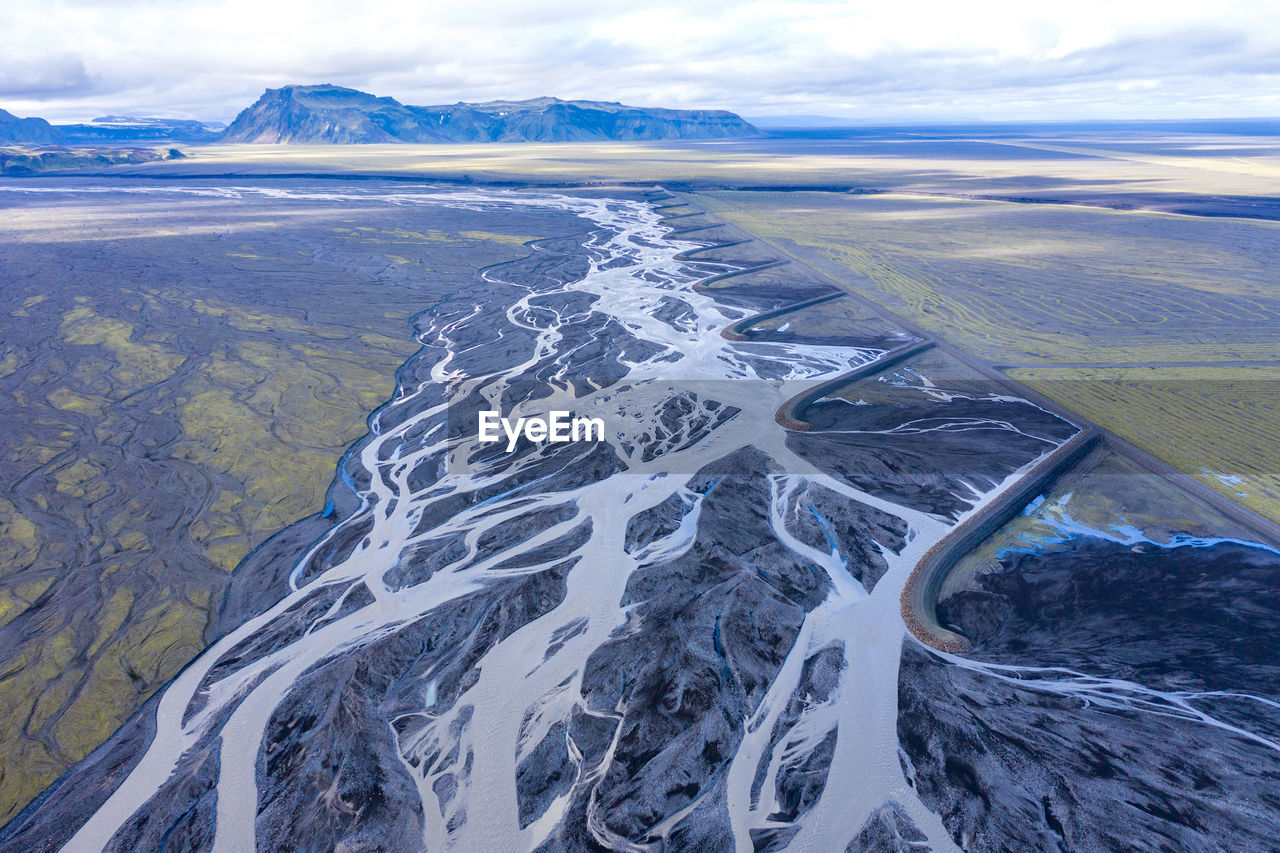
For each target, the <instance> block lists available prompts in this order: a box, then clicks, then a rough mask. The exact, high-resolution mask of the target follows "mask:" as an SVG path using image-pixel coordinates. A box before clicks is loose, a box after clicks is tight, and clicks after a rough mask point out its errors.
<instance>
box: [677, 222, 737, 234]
mask: <svg viewBox="0 0 1280 853" xmlns="http://www.w3.org/2000/svg"><path fill="white" fill-rule="evenodd" d="M724 226H725V223H723V222H712V223H711V224H710V225H695V226H694V227H692V228H680V229H676V230H673V231H671V232H669V233H668V234H667V236H668V237H683V236H684V235H685V234H692V233H693V232H695V231H706V230H707V229H709V228H723V227H724Z"/></svg>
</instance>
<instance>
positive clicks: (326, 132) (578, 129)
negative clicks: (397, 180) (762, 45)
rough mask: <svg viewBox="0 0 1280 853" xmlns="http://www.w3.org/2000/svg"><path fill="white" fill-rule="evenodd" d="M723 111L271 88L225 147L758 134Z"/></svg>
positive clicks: (241, 118) (240, 119) (234, 127)
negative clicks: (433, 102)
mask: <svg viewBox="0 0 1280 853" xmlns="http://www.w3.org/2000/svg"><path fill="white" fill-rule="evenodd" d="M758 133H759V131H758V130H756V128H755V127H754V126H753V125H751V124H749V123H748V122H746V121H744V120H743V119H742V118H740V117H739V116H737V115H734V114H733V113H731V112H725V111H724V110H667V109H655V108H648V107H629V106H625V105H623V104H620V103H615V102H604V101H562V100H560V99H558V98H533V99H531V100H527V101H490V102H487V103H482V104H468V103H462V102H459V103H456V104H452V105H449V106H434V107H414V106H407V105H405V104H402V103H400V102H399V101H397V100H395V99H394V98H379V97H376V96H374V95H370V94H368V93H367V92H361V91H358V90H356V89H346V88H343V87H341V86H332V85H325V86H285V87H283V88H281V89H268V90H267V91H266V92H265V93H263V95H262V97H261V98H259V99H258V101H257V103H255V104H254V105H253V106H251V107H249V108H248V109H246V110H244V111H243V112H241V113H240V115H238V116H236V120H235V121H233V122H232V123H231V126H230V127H228V128H227V131H226V133H225V134H223V136H222V139H221V141H223V142H308V143H310V142H330V143H363V142H569V141H586V140H628V139H708V138H718V137H730V136H755V135H757V134H758Z"/></svg>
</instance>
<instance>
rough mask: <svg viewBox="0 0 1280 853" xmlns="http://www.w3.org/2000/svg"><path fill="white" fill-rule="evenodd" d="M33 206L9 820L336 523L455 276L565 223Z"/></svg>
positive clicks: (13, 621) (6, 200)
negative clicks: (276, 543)
mask: <svg viewBox="0 0 1280 853" xmlns="http://www.w3.org/2000/svg"><path fill="white" fill-rule="evenodd" d="M276 188H277V189H278V188H279V185H278V184H277V185H276ZM9 189H14V190H17V191H14V192H3V193H0V205H3V207H4V210H5V217H4V224H3V225H0V244H2V246H3V254H4V258H5V287H4V288H3V289H2V290H0V305H2V306H3V307H0V341H3V343H2V344H0V392H2V393H3V396H4V400H5V403H4V405H3V406H2V407H0V472H2V476H3V481H4V482H5V484H6V489H5V491H4V494H3V495H2V496H0V637H2V638H3V642H2V643H0V646H2V649H3V650H2V651H0V821H4V820H5V819H7V818H8V817H10V816H12V815H13V814H14V813H15V812H16V811H17V810H18V809H19V808H20V807H21V806H22V805H23V804H25V803H26V802H27V801H28V800H29V799H30V798H31V797H32V796H34V795H35V794H36V793H38V792H39V791H40V790H41V789H42V788H43V787H45V786H46V785H47V784H48V783H50V782H52V781H53V780H54V779H55V778H57V776H58V775H60V774H61V773H62V772H63V771H64V770H65V769H66V768H67V767H69V766H70V765H71V764H72V763H74V762H75V761H77V760H79V759H80V758H83V757H84V756H85V755H87V754H88V753H89V752H90V751H91V750H92V749H93V748H94V747H96V746H97V745H98V744H99V743H100V742H101V741H102V740H103V739H104V738H106V737H107V735H109V734H110V733H111V732H112V731H114V730H115V729H116V728H117V727H118V726H119V725H120V724H121V723H122V722H123V721H124V720H125V719H126V718H127V717H128V716H129V715H130V714H131V713H132V712H133V711H134V710H135V709H136V708H137V706H138V705H139V704H141V703H142V702H143V701H144V700H145V699H146V698H147V697H148V696H149V695H150V694H151V692H152V691H154V690H155V688H156V687H158V686H159V685H161V684H163V683H164V682H166V681H168V680H169V679H170V678H171V677H173V675H174V674H175V673H176V672H177V671H178V670H179V669H181V668H182V667H183V666H184V665H185V664H186V663H187V662H188V661H189V660H190V659H191V658H192V657H193V656H194V655H195V654H197V653H198V652H199V651H200V650H201V649H202V648H204V646H205V645H206V643H207V642H208V640H209V634H210V632H211V631H212V630H213V629H212V622H213V620H215V619H216V615H217V613H218V610H219V608H220V606H221V598H222V595H223V592H224V589H225V587H226V584H227V580H228V578H229V575H230V572H231V571H232V570H233V569H234V568H235V567H236V566H237V564H239V563H240V561H241V560H242V559H243V558H244V557H245V555H246V554H248V553H249V551H250V550H251V549H253V548H254V547H256V546H257V545H259V544H260V543H262V542H263V541H264V540H265V539H266V538H267V537H268V536H270V535H271V534H273V533H275V532H276V531H278V530H280V529H281V528H284V527H286V526H287V525H290V524H292V523H293V522H295V521H297V520H299V519H302V518H304V517H307V516H315V515H317V514H320V513H322V512H324V511H325V503H326V500H325V493H326V491H327V490H328V488H329V485H330V482H331V481H332V479H333V477H334V470H335V465H336V464H337V461H338V459H339V457H340V456H341V455H342V454H343V452H344V451H345V450H346V448H347V446H348V445H349V444H350V443H351V442H352V441H354V440H355V439H357V438H359V437H360V436H361V435H362V434H364V432H365V429H366V427H365V419H366V418H367V417H368V415H369V413H370V412H372V411H373V410H374V409H376V408H377V407H378V406H379V405H381V404H382V402H383V401H385V400H386V399H387V398H388V397H389V396H390V395H391V392H392V391H393V390H394V387H395V375H396V370H397V368H398V367H399V366H400V365H401V364H402V363H403V362H404V360H405V359H406V358H407V357H409V356H410V355H411V354H413V353H414V352H415V351H416V350H417V349H418V343H417V342H416V341H415V339H414V330H413V327H412V325H411V323H410V318H411V317H412V316H413V315H415V314H416V313H418V312H419V311H421V310H422V309H423V308H425V307H427V305H429V304H430V301H431V300H428V299H425V298H424V294H425V293H427V292H428V290H429V288H430V287H431V286H432V283H433V282H438V281H441V280H446V281H447V280H454V279H456V280H458V281H465V280H467V279H468V277H470V276H474V275H475V273H476V271H477V270H478V269H479V268H480V267H482V266H484V265H486V264H489V263H497V262H501V261H505V260H510V259H512V258H514V257H519V256H521V255H522V254H524V253H526V251H527V250H526V249H525V248H524V246H523V243H524V242H525V241H527V240H530V239H532V238H533V237H534V236H536V229H537V228H538V227H542V226H546V225H548V223H546V222H545V219H544V221H543V222H541V223H539V222H536V221H534V220H533V219H529V220H525V221H521V220H520V219H519V218H518V217H516V218H511V219H509V220H507V221H505V222H504V223H502V224H500V226H499V227H500V228H502V229H505V230H497V231H495V230H493V228H494V226H493V223H492V219H491V218H489V219H486V220H485V222H486V223H487V224H485V225H484V226H483V227H484V229H487V230H482V229H481V224H480V219H481V218H480V217H478V216H477V217H475V218H474V219H475V221H474V222H468V218H467V216H466V214H465V213H462V214H456V215H454V216H451V217H450V218H449V219H448V221H438V220H437V219H436V218H432V217H431V216H428V215H425V214H423V213H421V212H418V211H401V210H398V209H393V210H392V211H391V212H388V211H387V210H386V208H385V207H379V208H372V209H371V208H364V207H362V205H361V204H360V202H359V200H358V199H356V200H347V201H345V202H343V203H341V204H338V203H335V202H334V201H332V200H328V201H326V200H324V199H287V198H286V199H282V198H272V197H271V195H270V194H259V193H255V192H254V191H253V190H251V189H248V188H246V189H245V190H244V192H243V193H242V194H240V195H239V196H238V197H232V196H225V197H219V196H218V195H217V194H213V193H202V191H201V189H200V188H199V187H195V188H191V187H187V188H185V189H184V190H183V191H177V190H175V191H172V192H166V191H165V188H163V187H161V188H159V190H160V191H159V192H156V191H155V190H156V189H157V188H155V187H138V186H137V185H127V186H126V185H111V186H107V187H103V186H97V187H89V188H84V189H83V191H82V188H81V187H80V186H79V185H72V186H67V185H66V183H65V182H54V183H49V182H26V183H23V184H21V185H19V186H10V187H9ZM24 190H25V191H24ZM550 227H552V228H555V227H558V226H556V225H554V224H551V225H550ZM531 231H532V232H533V233H531ZM86 615H87V616H88V618H86Z"/></svg>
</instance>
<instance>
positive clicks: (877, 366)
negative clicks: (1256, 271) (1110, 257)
mask: <svg viewBox="0 0 1280 853" xmlns="http://www.w3.org/2000/svg"><path fill="white" fill-rule="evenodd" d="M690 206H691V207H695V206H696V205H693V204H692V203H690ZM707 215H708V216H711V215H712V214H707ZM725 224H727V223H724V222H720V223H718V224H715V225H708V226H703V227H700V228H695V229H688V230H694V231H697V230H704V228H715V227H720V226H722V225H725ZM730 227H733V228H737V230H738V231H740V232H742V233H744V234H747V235H748V237H750V239H752V240H754V241H756V242H759V243H761V244H763V245H765V246H768V247H769V248H770V249H772V250H773V251H775V252H777V253H778V254H780V255H784V256H787V257H788V258H790V256H789V255H788V253H786V252H783V251H782V250H781V249H779V248H778V247H777V246H775V245H773V244H772V243H771V242H769V241H768V240H766V239H764V238H761V237H758V236H756V235H754V234H751V233H750V232H747V231H745V230H744V229H742V228H740V227H738V226H730ZM680 233H684V232H680V231H672V232H670V234H668V236H669V237H670V236H674V235H676V234H680ZM791 260H794V262H795V263H797V264H799V265H800V266H801V267H803V268H804V269H807V270H809V271H810V272H811V273H813V274H814V275H815V276H817V277H819V278H823V279H826V280H827V281H829V282H831V283H832V285H833V286H835V287H837V288H838V289H839V294H837V295H838V296H841V297H848V298H852V299H854V300H855V301H857V302H858V303H859V304H860V305H862V306H863V307H865V308H867V309H869V310H871V311H873V312H875V313H876V314H877V315H879V316H881V317H883V318H885V319H886V320H889V321H891V322H893V323H895V324H897V325H899V326H900V327H901V328H903V329H904V330H906V331H908V332H910V333H912V334H914V335H916V336H917V337H919V338H920V340H919V341H918V342H917V343H915V344H910V345H908V346H906V347H899V348H897V349H893V350H889V351H888V352H886V353H885V355H883V356H881V357H880V358H878V359H876V360H874V361H871V362H868V363H866V364H864V365H859V366H858V368H856V369H855V370H853V371H850V372H849V373H846V374H843V375H842V376H838V377H835V378H834V379H832V380H830V381H829V382H826V383H823V384H822V385H820V386H818V388H817V389H813V390H811V391H809V392H806V393H805V394H800V395H797V396H796V397H793V398H792V399H791V400H788V401H787V402H786V403H784V404H783V405H782V406H781V407H779V409H778V411H777V412H776V413H775V415H774V419H775V420H776V421H777V423H778V424H779V425H781V426H783V427H784V428H786V429H790V430H795V431H807V430H812V428H813V427H812V425H811V424H808V423H806V422H804V421H802V420H800V419H799V418H798V417H796V416H795V413H797V412H799V411H802V408H801V407H800V406H798V405H797V404H798V403H802V402H803V403H804V405H805V406H807V405H809V404H810V403H812V402H814V401H816V400H817V399H819V397H818V396H813V398H812V399H811V400H809V401H807V402H805V401H804V398H805V397H808V396H810V395H812V394H813V393H814V391H818V390H821V393H822V394H826V393H829V392H830V391H833V390H835V389H836V388H838V387H840V385H843V384H848V383H849V382H851V381H854V380H856V379H858V378H861V377H862V376H865V375H866V374H868V373H872V372H878V371H880V370H883V369H884V368H886V367H889V366H891V365H892V364H894V363H896V362H899V361H901V360H902V359H904V358H908V357H910V356H911V355H914V354H916V353H918V352H924V351H925V350H927V349H929V348H930V347H934V348H937V349H938V350H940V351H942V352H945V353H947V354H948V355H950V356H952V357H953V358H955V359H957V360H958V361H960V362H961V363H962V364H965V365H966V366H968V367H970V368H972V369H974V370H976V371H977V372H978V373H980V374H982V375H983V376H985V377H987V378H988V379H991V380H992V381H993V382H995V383H996V384H997V385H999V386H1000V387H1002V388H1005V389H1007V390H1008V391H1010V392H1011V393H1012V394H1014V395H1016V396H1018V397H1021V398H1022V399H1025V400H1027V401H1028V402H1030V403H1032V404H1033V405H1036V406H1039V407H1040V408H1042V409H1044V410H1045V411H1047V412H1050V413H1052V414H1054V415H1056V416H1057V417H1059V418H1061V419H1062V420H1064V421H1066V422H1067V423H1069V424H1073V425H1075V426H1076V427H1078V428H1079V430H1080V431H1079V432H1077V433H1076V435H1075V436H1073V437H1072V438H1070V439H1068V440H1067V441H1066V442H1064V443H1063V444H1061V445H1059V446H1058V448H1057V449H1055V450H1054V451H1052V452H1051V453H1050V454H1049V455H1048V456H1046V457H1045V458H1044V459H1042V460H1041V461H1040V462H1039V463H1037V465H1036V466H1035V467H1033V468H1032V470H1031V471H1030V472H1028V474H1027V476H1025V477H1024V478H1023V480H1020V481H1019V483H1018V484H1016V485H1015V486H1014V488H1013V489H1012V490H1011V491H1010V492H1008V493H1006V494H1005V495H1001V496H1000V497H998V498H996V499H995V500H994V501H993V502H992V503H991V504H988V505H987V506H986V507H984V508H983V509H982V510H980V511H979V512H978V513H975V514H974V515H973V516H970V517H969V518H966V519H965V520H964V521H961V522H959V523H958V524H956V525H955V526H954V527H952V529H951V530H950V531H948V533H947V535H946V536H944V537H943V538H942V539H941V540H939V541H938V542H937V543H935V544H934V546H933V547H932V548H930V549H929V551H928V552H927V553H926V554H925V556H924V557H923V558H922V559H921V560H920V562H919V563H917V564H916V566H915V567H914V568H913V569H912V572H911V575H910V576H909V577H908V578H907V582H906V585H905V587H904V588H903V592H902V598H901V608H902V614H903V621H904V622H905V623H906V626H907V629H908V630H909V631H910V633H911V635H912V636H914V637H915V638H916V639H917V640H919V641H920V642H921V643H922V644H924V645H926V646H929V647H931V648H934V649H937V650H939V651H944V652H953V651H955V650H956V649H957V648H961V646H960V645H959V644H961V643H962V644H963V647H965V648H967V646H968V640H966V639H964V638H963V637H961V636H960V635H959V634H956V633H955V632H953V631H950V630H948V629H947V628H944V627H943V626H942V625H941V624H939V623H938V621H937V600H936V595H937V592H938V591H939V589H940V588H941V585H942V581H943V580H945V576H946V573H947V571H949V570H950V568H951V566H953V565H954V564H955V562H956V560H957V559H959V557H960V556H962V555H963V553H964V552H967V550H971V549H972V548H973V546H974V545H976V544H977V543H978V542H980V541H982V539H984V538H986V537H987V536H990V535H991V534H992V533H994V532H995V530H996V529H997V527H998V525H995V526H988V525H991V524H992V522H991V521H990V519H992V518H994V517H995V516H996V515H997V513H999V512H1008V509H1009V507H1010V506H1013V507H1014V510H1015V511H1016V510H1019V509H1021V508H1022V507H1025V506H1026V504H1027V503H1028V502H1030V500H1031V499H1032V498H1033V497H1034V494H1029V495H1025V497H1024V499H1023V500H1022V503H1020V504H1018V503H1017V502H1016V501H1015V498H1019V497H1023V496H1024V492H1034V491H1035V490H1033V489H1032V488H1031V486H1033V485H1034V486H1037V487H1039V488H1043V487H1045V486H1046V485H1049V484H1051V483H1052V482H1054V481H1056V479H1057V477H1058V476H1060V475H1061V474H1063V473H1065V472H1066V471H1067V470H1068V469H1070V467H1071V466H1072V465H1073V464H1075V463H1077V462H1079V461H1080V460H1081V458H1082V456H1083V454H1084V453H1085V452H1087V450H1088V449H1089V448H1090V447H1092V446H1093V444H1094V443H1095V442H1097V441H1101V442H1103V443H1105V445H1106V447H1107V449H1108V450H1111V451H1113V452H1115V453H1117V454H1119V455H1121V456H1123V457H1125V458H1127V459H1129V460H1130V461H1132V462H1134V463H1135V464H1137V465H1138V466H1139V467H1141V468H1144V469H1146V470H1147V471H1148V472H1150V473H1151V474H1153V475H1155V476H1157V477H1159V478H1161V479H1163V480H1165V481H1166V482H1171V483H1173V484H1174V485H1175V487H1178V488H1181V489H1182V490H1183V491H1184V492H1185V493H1187V494H1188V496H1189V497H1191V498H1192V499H1195V500H1199V501H1200V502H1201V503H1205V504H1208V505H1209V506H1210V507H1212V508H1214V509H1216V510H1218V511H1219V512H1221V513H1222V514H1223V515H1224V516H1226V517H1227V518H1228V519H1230V520H1233V521H1235V522H1237V523H1239V524H1241V525H1242V526H1244V527H1245V528H1247V529H1249V530H1251V531H1253V532H1254V533H1256V534H1258V535H1259V537H1260V538H1261V540H1262V541H1263V542H1264V543H1266V544H1270V545H1272V546H1273V547H1280V524H1277V523H1276V522H1274V521H1272V520H1271V519H1269V518H1267V517H1265V516H1263V515H1260V514H1259V513H1256V512H1254V511H1253V510H1251V509H1249V508H1248V507H1246V506H1244V505H1243V504H1241V503H1239V502H1237V501H1234V500H1232V499H1231V498H1229V497H1227V496H1226V495H1224V494H1222V493H1221V492H1219V491H1217V490H1216V489H1213V488H1212V487H1210V486H1208V485H1206V484H1205V483H1202V482H1200V481H1199V480H1197V479H1195V478H1194V477H1192V476H1190V475H1189V474H1187V473H1185V472H1183V471H1180V470H1178V469H1177V468H1174V467H1173V466H1172V465H1170V464H1169V463H1167V462H1165V461H1164V460H1162V459H1160V458H1158V457H1156V456H1153V455H1152V454H1150V453H1148V452H1146V451H1144V450H1142V449H1141V448H1139V447H1136V446H1134V445H1132V444H1130V443H1129V442H1128V441H1125V440H1124V439H1123V438H1121V437H1120V436H1118V435H1115V434H1114V433H1112V432H1110V431H1109V430H1106V429H1104V428H1102V427H1099V426H1098V425H1096V424H1093V423H1090V422H1089V421H1087V420H1086V419H1085V418H1084V417H1083V416H1081V415H1079V414H1077V413H1076V412H1073V411H1071V410H1070V409H1067V408H1066V407H1064V406H1062V405H1061V404H1059V403H1057V402H1056V401H1054V400H1052V399H1050V398H1049V397H1047V396H1045V395H1044V394H1042V393H1040V392H1039V391H1036V390H1035V389H1034V388H1032V387H1030V386H1028V385H1024V384H1023V383H1021V382H1019V381H1018V380H1016V379H1013V378H1012V377H1010V376H1007V375H1005V374H1004V373H1001V372H999V371H998V370H996V369H994V368H992V367H991V366H989V365H987V364H984V363H982V362H981V361H979V360H978V359H976V358H974V357H973V356H971V355H969V354H968V353H966V352H964V351H963V350H960V349H957V348H956V347H955V346H954V345H952V344H950V343H948V342H946V341H944V340H942V339H941V338H939V337H938V336H937V335H935V334H933V333H931V332H929V331H927V330H925V329H924V328H922V327H920V326H917V325H916V324H915V323H912V322H909V321H907V320H905V319H903V318H902V317H899V316H898V315H897V314H895V313H894V312H892V311H890V310H889V309H887V308H884V307H883V306H881V305H880V304H879V303H876V302H874V301H873V300H871V299H869V298H868V297H866V296H864V295H863V294H861V293H858V292H857V291H855V290H853V288H852V287H850V286H849V285H848V284H846V283H843V282H841V281H839V280H837V279H835V278H834V277H832V276H831V275H829V274H827V273H824V272H822V271H821V270H818V269H816V268H814V267H812V266H810V265H809V264H807V263H805V262H804V261H802V260H799V259H791ZM791 260H787V261H782V262H781V263H790V262H791ZM777 265H779V263H778V262H774V263H769V262H766V263H765V264H763V265H756V266H753V267H749V268H746V269H743V270H738V271H735V272H730V273H721V274H720V275H716V276H712V277H711V278H708V279H703V280H702V281H701V282H699V283H698V284H695V285H693V287H694V289H695V290H701V289H705V288H704V287H703V285H705V284H706V283H707V282H711V281H719V280H723V279H725V278H729V277H732V276H734V275H743V274H745V273H748V272H755V271H758V270H760V269H765V268H767V267H770V266H777ZM832 298H835V297H832ZM795 307H796V306H784V307H782V308H779V309H774V310H773V311H768V312H764V313H763V314H759V315H756V316H754V317H748V318H746V319H744V320H740V321H737V322H736V323H734V324H732V326H731V327H729V328H733V327H738V326H742V325H743V324H747V327H749V326H750V325H751V324H753V323H759V322H761V321H762V319H770V318H771V317H777V316H780V315H781V314H785V313H787V312H788V311H791V310H795ZM799 307H803V305H801V306H799ZM726 331H728V328H726V329H722V330H721V335H722V336H725V337H728V335H726V334H725V332H726ZM729 339H730V340H733V338H729ZM886 359H888V360H887V361H886ZM850 377H852V378H850ZM1024 486H1025V488H1024ZM1010 517H1012V514H1009V515H1006V516H1004V517H1003V519H1002V520H1001V521H1000V524H1003V523H1004V522H1005V521H1007V520H1008V519H1009V518H1010ZM970 530H973V531H974V532H973V534H972V535H973V536H975V537H977V538H975V539H972V540H971V539H970V538H969V536H968V532H969V531H970ZM979 533H981V534H982V535H981V536H978V534H979ZM966 543H967V547H966V549H965V551H963V552H962V551H961V550H960V546H961V545H966ZM944 544H945V548H944V547H943V546H944ZM926 562H928V563H929V564H930V565H928V566H926V565H925V564H926ZM939 567H942V568H941V571H940V570H939ZM909 592H910V593H911V594H910V595H908V593H909Z"/></svg>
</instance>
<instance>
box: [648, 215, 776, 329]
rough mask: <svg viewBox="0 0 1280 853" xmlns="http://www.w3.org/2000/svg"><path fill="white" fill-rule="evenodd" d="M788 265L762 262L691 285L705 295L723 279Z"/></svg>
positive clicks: (715, 247) (711, 226)
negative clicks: (713, 285)
mask: <svg viewBox="0 0 1280 853" xmlns="http://www.w3.org/2000/svg"><path fill="white" fill-rule="evenodd" d="M707 227H708V228H718V227H719V226H718V225H709V226H707ZM671 233H672V234H677V233H684V232H677V231H673V232H671ZM709 248H713V249H718V248H720V247H719V246H711V247H709ZM789 263H791V261H789V260H785V259H783V260H777V261H763V262H761V263H758V264H752V265H751V266H749V267H743V268H742V269H737V270H730V271H729V272H722V273H716V274H715V275H713V276H709V277H707V278H704V279H700V280H699V281H698V282H697V283H696V284H694V285H693V289H694V290H695V291H697V292H698V293H705V292H706V291H708V290H713V289H714V288H712V287H711V286H710V285H712V284H715V283H716V282H718V281H724V280H725V279H727V278H733V277H734V276H736V275H746V274H747V273H749V272H763V271H764V270H771V269H774V268H775V267H783V266H786V265H787V264H789ZM766 313H767V312H766ZM758 316H759V315H757V317H758Z"/></svg>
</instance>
